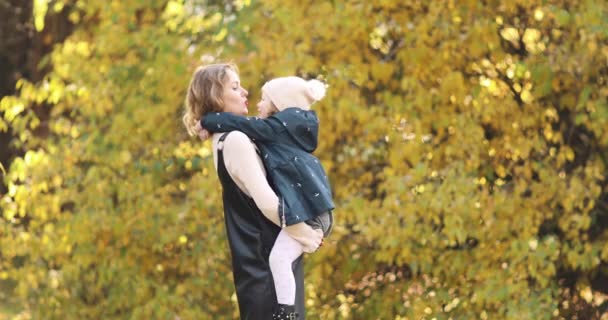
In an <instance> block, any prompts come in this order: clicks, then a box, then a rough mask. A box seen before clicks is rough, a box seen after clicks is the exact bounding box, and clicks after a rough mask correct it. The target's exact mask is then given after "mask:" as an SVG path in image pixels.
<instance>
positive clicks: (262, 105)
mask: <svg viewBox="0 0 608 320" xmlns="http://www.w3.org/2000/svg"><path fill="white" fill-rule="evenodd" d="M274 111H275V108H274V106H273V105H272V102H270V99H268V96H266V94H265V93H264V92H263V91H262V100H260V102H258V116H259V117H260V118H268V117H270V116H271V115H272V114H273V113H274Z"/></svg>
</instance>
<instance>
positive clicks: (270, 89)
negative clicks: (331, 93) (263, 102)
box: [262, 77, 326, 111]
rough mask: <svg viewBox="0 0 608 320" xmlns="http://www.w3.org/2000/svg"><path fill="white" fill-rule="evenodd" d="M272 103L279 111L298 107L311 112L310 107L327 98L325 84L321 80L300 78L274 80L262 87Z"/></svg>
mask: <svg viewBox="0 0 608 320" xmlns="http://www.w3.org/2000/svg"><path fill="white" fill-rule="evenodd" d="M262 92H264V93H265V94H266V95H267V96H268V98H269V99H270V101H272V103H273V104H274V105H275V106H276V107H277V109H279V111H282V110H285V109H286V108H290V107H296V108H300V109H303V110H310V106H311V105H312V104H313V103H315V102H316V101H319V100H321V99H323V97H325V92H326V88H325V84H324V83H323V82H321V81H319V80H314V79H313V80H304V79H302V78H300V77H283V78H276V79H272V80H270V81H268V82H266V83H265V84H264V86H262Z"/></svg>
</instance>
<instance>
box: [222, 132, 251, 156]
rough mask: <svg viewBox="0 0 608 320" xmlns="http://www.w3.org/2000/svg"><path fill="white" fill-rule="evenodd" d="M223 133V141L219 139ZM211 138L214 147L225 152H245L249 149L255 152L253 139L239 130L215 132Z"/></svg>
mask: <svg viewBox="0 0 608 320" xmlns="http://www.w3.org/2000/svg"><path fill="white" fill-rule="evenodd" d="M224 134H226V137H225V138H224V140H223V141H220V140H221V137H222V136H223V135H224ZM213 138H214V139H213V142H214V149H223V150H224V151H225V152H247V151H249V150H253V151H254V152H255V145H254V144H253V141H251V139H249V137H248V136H247V135H246V134H244V133H242V132H241V131H231V132H228V133H215V134H214V137H213Z"/></svg>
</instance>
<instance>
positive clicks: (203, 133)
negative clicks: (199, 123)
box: [198, 129, 211, 141]
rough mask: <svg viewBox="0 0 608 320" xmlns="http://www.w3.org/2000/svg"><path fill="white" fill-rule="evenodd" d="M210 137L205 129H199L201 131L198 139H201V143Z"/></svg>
mask: <svg viewBox="0 0 608 320" xmlns="http://www.w3.org/2000/svg"><path fill="white" fill-rule="evenodd" d="M210 136H211V134H210V133H209V131H207V129H201V131H199V132H198V137H199V138H201V140H202V141H205V140H207V139H209V137H210Z"/></svg>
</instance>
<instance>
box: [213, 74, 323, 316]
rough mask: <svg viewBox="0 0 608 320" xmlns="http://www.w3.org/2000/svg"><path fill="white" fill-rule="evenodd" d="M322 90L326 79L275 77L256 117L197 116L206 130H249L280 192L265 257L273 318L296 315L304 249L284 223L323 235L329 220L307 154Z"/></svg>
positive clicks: (316, 165) (317, 170)
mask: <svg viewBox="0 0 608 320" xmlns="http://www.w3.org/2000/svg"><path fill="white" fill-rule="evenodd" d="M324 96H325V85H324V84H323V83H322V82H320V81H318V80H309V81H306V80H304V79H302V78H299V77H284V78H277V79H273V80H270V81H268V82H267V83H266V84H264V86H263V87H262V99H261V101H260V102H259V103H258V109H259V111H260V118H257V117H244V116H239V115H234V114H232V113H208V114H207V115H205V117H204V118H203V119H201V126H202V127H203V128H204V129H207V130H208V131H210V132H229V131H233V130H238V131H241V132H243V133H245V134H246V135H247V136H249V138H251V140H253V141H254V142H255V143H256V145H257V146H258V149H259V151H260V155H261V158H262V159H263V161H264V165H265V167H266V170H267V172H268V176H269V178H270V179H269V180H270V182H271V184H272V185H273V187H274V189H275V191H276V192H277V195H278V196H279V217H280V221H281V226H282V227H283V229H282V230H281V232H280V233H279V235H278V237H277V240H276V242H275V244H274V246H273V248H272V250H271V252H270V258H269V262H270V269H271V272H272V275H273V278H274V283H275V289H276V294H277V301H278V303H279V308H278V310H277V312H275V313H274V314H273V319H291V318H286V316H288V317H289V316H290V317H297V315H296V314H295V312H294V302H295V280H294V276H293V272H292V269H291V266H292V262H293V261H294V260H295V259H297V258H298V257H299V256H300V255H301V254H302V252H303V251H302V246H301V244H300V243H299V242H297V241H296V240H294V239H293V238H291V237H290V236H289V234H288V232H287V231H286V230H287V229H285V228H284V227H285V226H289V225H293V224H296V223H307V224H309V225H311V226H312V227H313V228H316V229H321V230H322V231H323V234H324V237H327V236H328V235H329V233H330V231H331V228H332V225H333V215H332V212H331V210H332V209H334V204H333V200H332V195H331V189H330V186H329V181H328V179H327V175H326V174H325V170H324V169H323V167H322V166H321V163H320V161H319V160H318V159H317V158H316V157H315V156H313V155H312V154H311V153H312V152H313V151H314V150H315V149H316V147H317V140H318V132H319V120H318V118H317V115H316V113H315V112H314V111H311V110H310V106H311V105H312V104H313V103H314V102H316V101H319V100H321V99H322V98H323V97H324Z"/></svg>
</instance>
